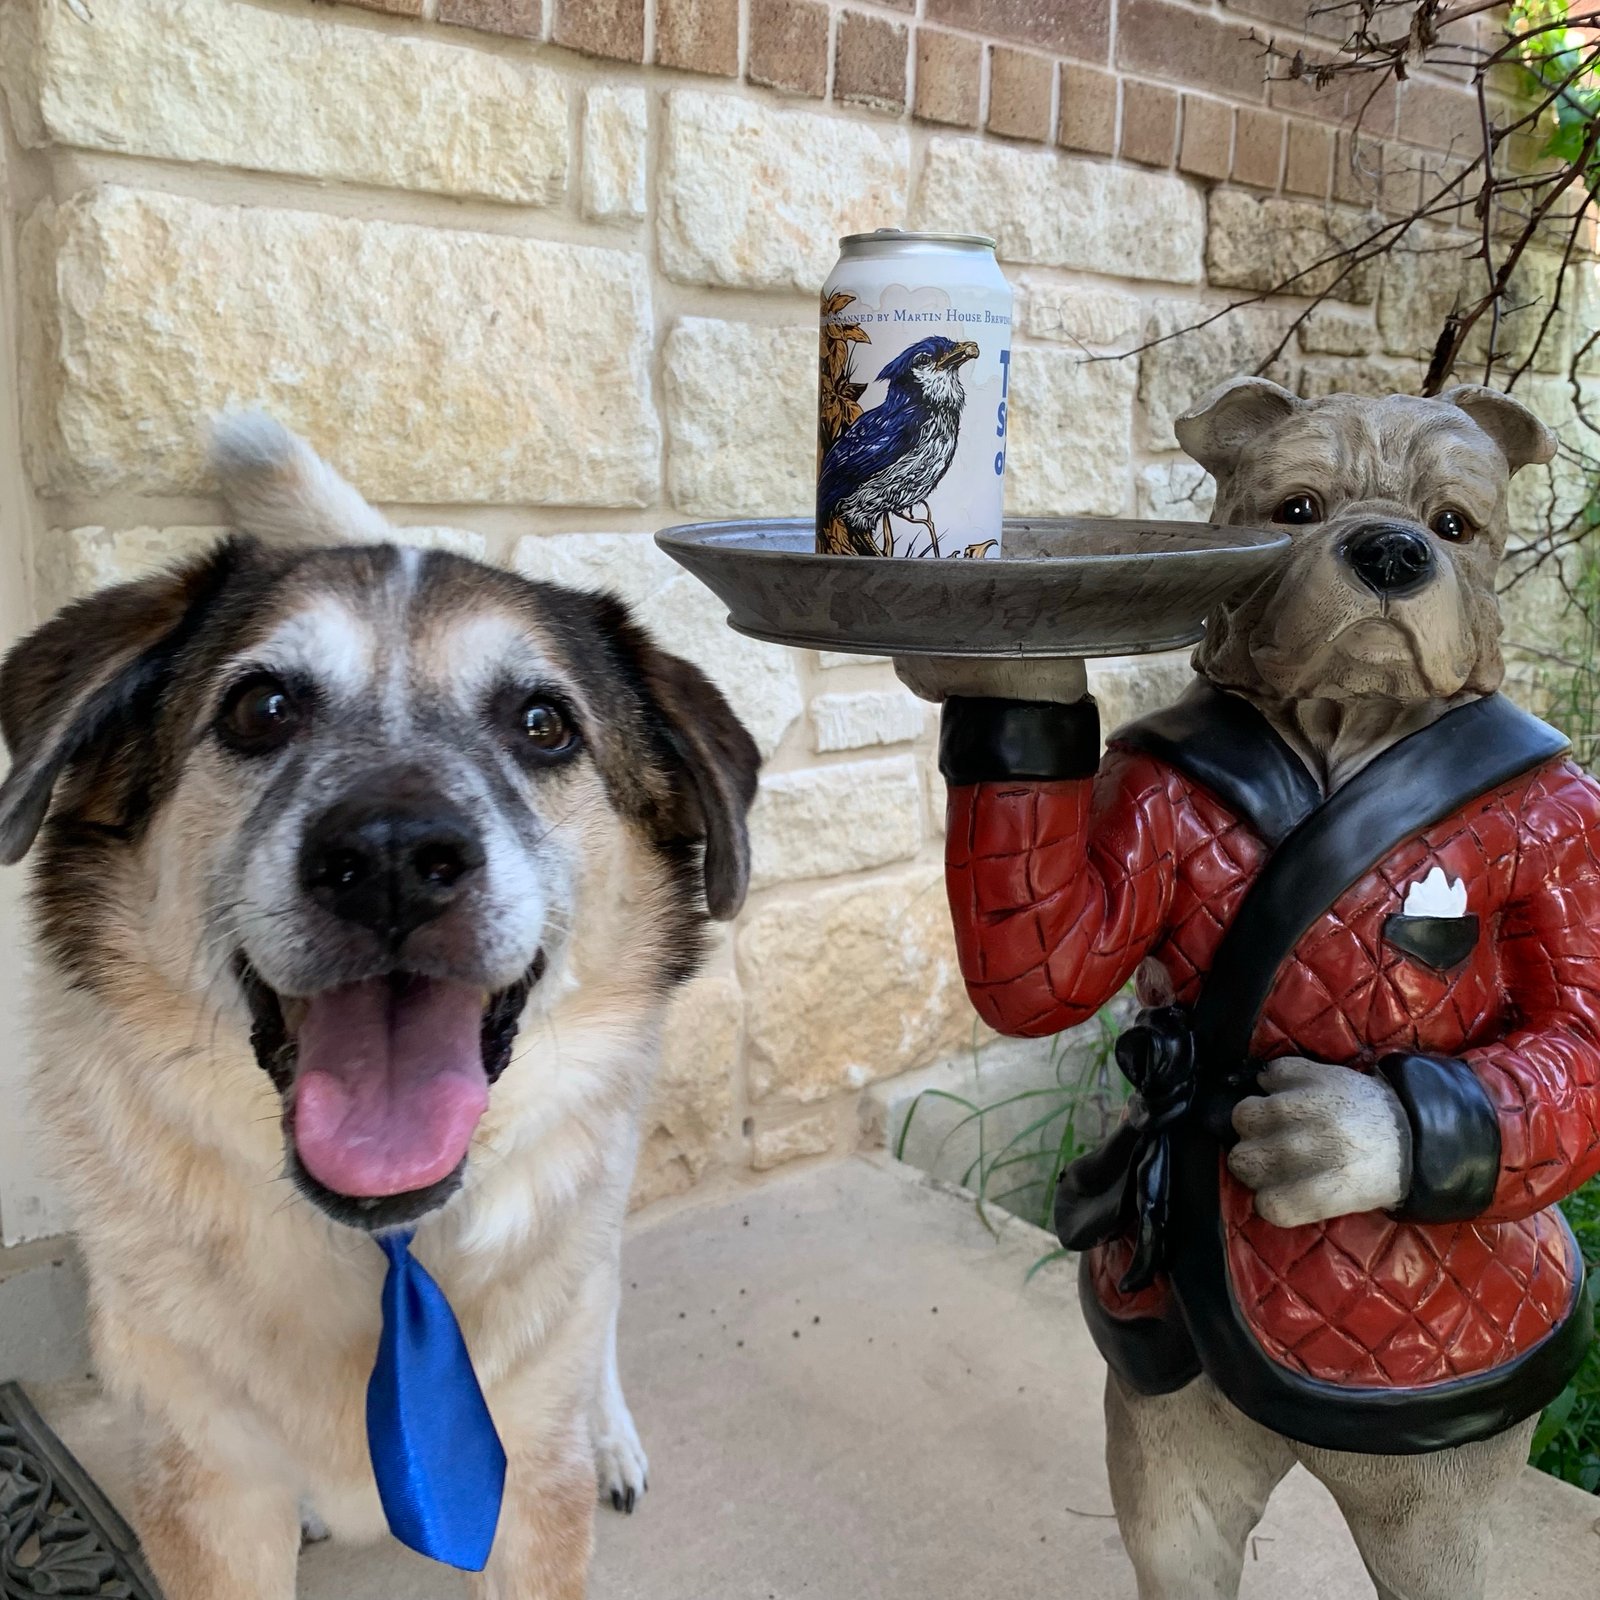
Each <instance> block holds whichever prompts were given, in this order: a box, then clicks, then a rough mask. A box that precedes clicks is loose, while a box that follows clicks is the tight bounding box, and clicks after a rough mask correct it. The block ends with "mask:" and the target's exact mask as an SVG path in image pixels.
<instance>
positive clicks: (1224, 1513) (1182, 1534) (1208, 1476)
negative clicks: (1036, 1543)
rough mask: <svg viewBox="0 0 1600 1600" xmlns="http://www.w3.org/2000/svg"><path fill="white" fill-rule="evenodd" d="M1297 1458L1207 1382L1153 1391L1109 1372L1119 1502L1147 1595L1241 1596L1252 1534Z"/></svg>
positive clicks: (1110, 1457)
mask: <svg viewBox="0 0 1600 1600" xmlns="http://www.w3.org/2000/svg"><path fill="white" fill-rule="evenodd" d="M1294 1459H1295V1458H1294V1452H1293V1451H1292V1450H1291V1449H1290V1447H1289V1445H1288V1443H1287V1441H1286V1440H1284V1439H1281V1438H1279V1437H1278V1435H1277V1434H1275V1433H1272V1432H1269V1431H1268V1430H1267V1429H1266V1428H1263V1427H1261V1426H1259V1425H1258V1424H1256V1423H1254V1422H1251V1421H1250V1419H1249V1418H1248V1417H1246V1416H1245V1415H1244V1414H1243V1413H1242V1412H1240V1411H1238V1410H1236V1409H1235V1408H1234V1407H1233V1406H1231V1405H1230V1404H1229V1403H1228V1402H1227V1401H1226V1400H1224V1399H1223V1398H1222V1395H1221V1394H1220V1393H1219V1392H1218V1390H1217V1388H1216V1386H1215V1385H1214V1384H1213V1383H1212V1382H1211V1380H1210V1379H1209V1378H1196V1379H1195V1380H1194V1381H1193V1382H1192V1383H1190V1384H1188V1385H1187V1386H1186V1387H1185V1388H1182V1389H1180V1390H1179V1391H1178V1392H1177V1393H1176V1394H1165V1395H1154V1396H1150V1395H1141V1394H1138V1393H1136V1392H1135V1391H1133V1390H1132V1389H1130V1388H1128V1387H1127V1386H1126V1385H1125V1384H1124V1383H1123V1382H1122V1380H1121V1379H1120V1378H1118V1377H1117V1376H1116V1375H1115V1374H1114V1373H1111V1374H1108V1375H1107V1378H1106V1466H1107V1467H1108V1468H1109V1470H1110V1474H1111V1503H1112V1505H1113V1506H1114V1507H1115V1508H1116V1513H1117V1526H1118V1527H1119V1528H1120V1529H1121V1530H1122V1542H1123V1544H1124V1545H1125V1546H1126V1547H1127V1551H1128V1556H1129V1559H1130V1560H1131V1561H1132V1562H1133V1567H1134V1571H1135V1573H1136V1574H1137V1575H1138V1579H1139V1600H1234V1597H1235V1596H1236V1595H1237V1594H1238V1592H1239V1574H1240V1571H1241V1570H1242V1568H1243V1566H1244V1554H1245V1543H1246V1541H1247V1540H1248V1539H1249V1537H1250V1530H1251V1529H1252V1528H1254V1527H1255V1525H1256V1523H1257V1522H1259V1521H1260V1520H1261V1513H1262V1512H1263V1511H1264V1510H1265V1509H1266V1505H1267V1499H1268V1497H1269V1496H1270V1495H1271V1493H1272V1491H1273V1489H1275V1488H1276V1487H1277V1485H1278V1483H1279V1482H1280V1481H1281V1480H1282V1478H1283V1475H1284V1474H1285V1473H1286V1472H1288V1470H1289V1469H1290V1468H1291V1467H1292V1466H1293V1465H1294Z"/></svg>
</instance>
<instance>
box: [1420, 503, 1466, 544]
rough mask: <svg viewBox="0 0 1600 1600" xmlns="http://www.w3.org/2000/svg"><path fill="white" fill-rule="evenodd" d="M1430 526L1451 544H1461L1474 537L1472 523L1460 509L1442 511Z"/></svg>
mask: <svg viewBox="0 0 1600 1600" xmlns="http://www.w3.org/2000/svg"><path fill="white" fill-rule="evenodd" d="M1428 526H1429V527H1430V528H1432V529H1433V531H1434V532H1435V533H1436V534H1438V535H1439V537H1440V538H1441V539H1448V540H1449V541H1450V542H1451V544H1460V543H1462V542H1463V541H1464V540H1467V539H1470V538H1471V537H1472V524H1471V523H1470V522H1468V521H1467V519H1466V518H1465V517H1464V516H1462V515H1461V513H1460V512H1459V511H1441V512H1440V513H1439V515H1438V516H1436V517H1435V518H1434V519H1433V521H1432V522H1430V523H1429V524H1428Z"/></svg>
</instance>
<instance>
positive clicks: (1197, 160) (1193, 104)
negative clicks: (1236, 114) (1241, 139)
mask: <svg viewBox="0 0 1600 1600" xmlns="http://www.w3.org/2000/svg"><path fill="white" fill-rule="evenodd" d="M1232 159H1233V107H1232V106H1225V105H1223V103H1222V102H1221V101H1220V100H1203V99H1201V98H1200V96H1198V95H1193V94H1186V95H1185V96H1184V97H1183V143H1182V145H1181V146H1180V147H1179V150H1178V165H1179V166H1180V167H1181V168H1182V169H1183V170H1184V171H1185V172H1192V173H1193V174H1194V175H1195V177H1197V178H1226V177H1227V176H1228V171H1229V165H1230V163H1231V161H1232Z"/></svg>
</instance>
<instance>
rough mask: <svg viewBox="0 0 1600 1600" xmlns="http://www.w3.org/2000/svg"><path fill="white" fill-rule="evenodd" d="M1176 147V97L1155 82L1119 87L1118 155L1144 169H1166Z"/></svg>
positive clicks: (1174, 93)
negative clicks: (1119, 148)
mask: <svg viewBox="0 0 1600 1600" xmlns="http://www.w3.org/2000/svg"><path fill="white" fill-rule="evenodd" d="M1177 145H1178V96H1177V92H1176V91H1175V90H1172V89H1163V88H1162V87H1161V86H1160V85H1159V84H1155V83H1137V82H1134V81H1133V80H1131V79H1130V80H1127V81H1125V82H1124V83H1123V85H1122V156H1123V159H1124V160H1126V161H1137V162H1138V163H1139V164H1140V166H1144V167H1170V166H1171V165H1172V157H1173V154H1174V153H1175V151H1176V149H1177Z"/></svg>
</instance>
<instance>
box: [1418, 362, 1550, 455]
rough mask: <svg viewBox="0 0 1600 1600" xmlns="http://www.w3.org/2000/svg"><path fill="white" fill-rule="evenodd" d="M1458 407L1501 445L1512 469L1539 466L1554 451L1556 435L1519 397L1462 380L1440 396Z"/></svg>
mask: <svg viewBox="0 0 1600 1600" xmlns="http://www.w3.org/2000/svg"><path fill="white" fill-rule="evenodd" d="M1439 398H1440V399H1441V400H1443V401H1444V402H1445V403H1446V404H1447V405H1452V406H1456V407H1458V408H1459V409H1460V410H1462V411H1465V412H1466V414H1467V415H1468V416H1469V417H1471V418H1472V420H1473V421H1474V422H1475V423H1477V425H1478V426H1479V427H1480V428H1482V429H1483V431H1484V432H1485V433H1486V434H1488V435H1489V437H1490V438H1491V439H1493V440H1494V442H1495V443H1496V444H1497V445H1499V447H1500V454H1501V455H1503V456H1504V457H1505V458H1506V465H1507V466H1508V467H1510V469H1511V470H1512V471H1513V472H1515V471H1516V470H1517V468H1518V467H1526V466H1529V465H1531V464H1532V463H1534V462H1538V463H1539V464H1540V465H1541V466H1542V465H1543V464H1544V463H1545V462H1547V461H1549V460H1551V459H1552V458H1553V457H1554V455H1555V453H1556V436H1555V434H1553V433H1552V432H1551V431H1550V430H1549V429H1548V428H1547V427H1545V425H1544V424H1543V423H1542V422H1541V421H1540V420H1539V419H1538V418H1537V417H1536V416H1535V415H1534V414H1533V413H1532V412H1531V411H1530V410H1529V409H1528V408H1527V407H1526V406H1525V405H1523V403H1522V402H1521V401H1520V400H1513V399H1512V398H1511V396H1510V395H1508V394H1502V393H1501V392H1500V391H1499V390H1498V389H1486V388H1484V386H1483V385H1482V384H1481V383H1463V384H1460V385H1458V386H1457V387H1456V388H1454V389H1446V390H1445V391H1444V393H1443V394H1441V395H1440V396H1439Z"/></svg>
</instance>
